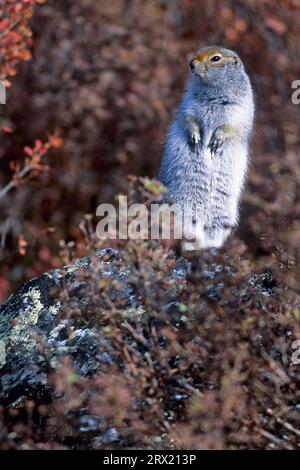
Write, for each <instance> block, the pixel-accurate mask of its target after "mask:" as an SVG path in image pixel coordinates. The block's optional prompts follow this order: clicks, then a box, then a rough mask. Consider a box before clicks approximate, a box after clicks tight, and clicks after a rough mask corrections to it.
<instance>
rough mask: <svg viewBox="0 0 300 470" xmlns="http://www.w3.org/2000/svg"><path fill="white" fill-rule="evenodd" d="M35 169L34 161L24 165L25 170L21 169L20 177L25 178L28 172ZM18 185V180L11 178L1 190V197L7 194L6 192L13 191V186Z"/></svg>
mask: <svg viewBox="0 0 300 470" xmlns="http://www.w3.org/2000/svg"><path fill="white" fill-rule="evenodd" d="M32 169H33V166H32V163H29V164H28V165H26V166H24V168H23V170H21V171H20V173H19V174H18V176H19V178H20V179H22V178H25V176H27V175H28V173H30V172H31V170H32ZM17 185H18V181H17V180H11V181H10V182H9V183H8V184H7V185H6V186H5V187H4V188H3V189H1V190H0V199H1V198H3V197H4V196H6V194H7V193H8V192H9V191H11V190H12V189H13V188H15V187H16V186H17Z"/></svg>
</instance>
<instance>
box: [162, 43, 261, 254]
mask: <svg viewBox="0 0 300 470" xmlns="http://www.w3.org/2000/svg"><path fill="white" fill-rule="evenodd" d="M190 69H191V74H190V79H189V82H188V86H187V89H186V92H185V94H184V97H183V100H182V102H181V104H180V106H179V109H178V111H177V114H176V117H175V119H174V122H173V123H172V125H171V127H170V130H169V133H168V138H167V143H166V148H165V153H164V157H163V159H162V162H161V167H160V172H159V180H160V181H161V182H162V183H163V184H164V185H165V186H166V187H167V190H168V191H167V193H166V194H167V199H168V200H169V201H172V203H175V204H176V205H178V206H180V208H181V210H182V213H183V217H184V224H183V229H184V230H183V237H184V239H185V241H184V242H183V249H184V250H195V249H200V248H212V247H215V248H217V247H221V246H222V244H223V243H224V241H225V240H226V238H227V237H228V236H229V234H230V233H231V231H232V228H233V227H234V226H235V225H236V224H237V222H238V205H239V199H240V195H241V191H242V188H243V184H244V180H245V175H246V171H247V160H248V145H249V138H250V135H251V130H252V124H253V116H254V101H253V93H252V87H251V84H250V80H249V77H248V75H247V74H246V72H245V69H244V66H243V64H242V61H241V59H240V58H239V56H238V55H237V54H236V53H235V52H233V51H231V50H229V49H225V48H223V47H217V46H211V47H205V48H202V49H200V50H199V51H198V52H197V53H196V55H195V57H194V58H193V59H192V60H191V61H190Z"/></svg>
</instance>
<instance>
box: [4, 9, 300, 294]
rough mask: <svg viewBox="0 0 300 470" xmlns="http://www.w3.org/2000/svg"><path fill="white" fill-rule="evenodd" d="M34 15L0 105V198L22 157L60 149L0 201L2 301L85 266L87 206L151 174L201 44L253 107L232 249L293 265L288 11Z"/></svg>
mask: <svg viewBox="0 0 300 470" xmlns="http://www.w3.org/2000/svg"><path fill="white" fill-rule="evenodd" d="M39 3H44V4H43V5H37V6H36V7H35V13H34V16H33V18H32V19H31V22H30V24H31V28H32V31H33V48H32V53H33V56H32V60H31V61H27V62H23V63H21V64H20V65H19V66H18V74H17V75H16V76H15V77H14V78H13V79H12V80H11V81H12V87H11V88H10V89H9V90H8V92H7V104H6V105H5V106H2V105H1V106H0V118H1V120H2V121H3V122H4V123H5V125H6V126H7V127H9V128H11V129H12V130H13V132H12V133H9V134H5V133H3V134H1V135H0V140H1V147H0V167H1V174H0V187H5V185H7V184H8V183H9V181H10V180H11V178H12V170H11V162H15V163H16V162H19V161H20V160H22V158H23V156H24V154H23V148H24V147H25V146H26V145H33V142H34V140H35V139H37V138H38V139H41V140H42V141H44V140H45V139H46V138H47V133H48V132H54V131H56V130H59V132H60V135H61V137H62V139H63V145H62V146H61V148H59V149H55V150H54V151H52V152H50V154H49V155H47V157H46V158H47V164H48V165H49V167H50V171H48V172H46V173H43V174H41V175H40V176H39V177H37V178H34V179H32V180H31V181H29V182H27V183H26V184H22V185H20V186H19V187H18V188H17V189H16V190H13V191H10V192H9V193H8V194H7V195H6V196H5V197H3V198H1V199H0V241H1V243H0V265H1V266H0V300H3V299H4V298H5V297H6V296H7V295H8V294H9V293H10V292H11V291H13V290H14V289H15V288H16V287H17V286H19V285H20V284H21V283H22V282H23V281H24V280H26V279H29V278H31V277H33V276H36V275H38V274H40V273H42V272H44V271H46V270H48V269H50V268H52V267H54V266H60V265H61V264H62V262H66V261H68V259H67V258H68V256H70V257H72V256H74V255H78V256H81V255H83V254H85V252H86V251H88V250H89V246H88V244H87V243H86V241H85V240H86V227H87V225H88V224H90V223H92V222H93V217H94V216H95V212H96V208H97V206H98V205H99V204H100V203H102V202H110V201H113V200H114V197H115V195H116V194H118V193H120V192H122V191H123V192H124V191H126V187H127V179H126V178H127V175H128V174H134V175H142V176H145V175H147V176H149V177H154V176H155V175H156V174H157V171H158V167H159V162H160V158H161V155H162V152H163V145H164V140H165V136H166V132H167V129H168V125H169V123H170V120H171V118H172V113H173V112H174V109H175V107H176V105H177V104H178V102H179V100H180V98H181V95H182V92H183V89H184V86H185V82H186V79H187V75H188V66H187V64H188V59H189V57H190V56H191V55H192V54H193V53H194V52H195V50H196V49H197V48H199V47H202V46H206V45H211V44H218V45H222V46H225V47H228V48H231V49H234V50H236V51H237V52H238V53H239V54H240V56H241V57H242V59H243V61H244V63H245V66H246V68H247V70H248V72H249V74H250V77H251V80H252V83H253V87H254V91H255V96H256V125H255V131H254V136H253V141H252V142H253V144H252V146H251V156H252V162H251V166H250V174H249V178H248V184H247V190H246V193H245V196H244V199H243V204H242V217H241V226H240V231H239V234H238V236H240V237H241V238H242V239H243V240H244V242H245V243H246V245H247V247H248V250H250V251H251V252H252V253H253V256H254V257H257V259H260V258H261V257H266V256H269V255H271V254H272V252H274V250H280V249H282V247H286V248H288V249H289V250H290V251H291V250H292V251H293V252H295V253H296V252H297V249H298V246H299V242H300V222H299V220H300V219H299V215H300V201H299V199H300V190H299V189H300V162H299V143H300V137H299V122H300V105H298V106H296V105H294V104H292V101H291V95H292V91H293V90H292V88H291V85H292V82H293V81H294V80H296V79H300V68H299V64H300V60H299V59H300V49H299V42H300V1H299V0H284V1H276V0H260V1H255V2H254V1H252V0H245V1H226V0H224V1H219V0H217V1H216V0H209V1H208V0H169V1H167V0H113V1H111V0H100V1H99V0H80V1H79V0H72V1H69V0H64V1H63V2H62V1H58V0H48V1H47V2H39ZM0 39H1V38H0ZM0 62H1V61H0ZM90 221H91V222H90ZM84 227H85V228H84ZM20 237H21V238H20ZM20 240H21V242H22V243H21V245H22V247H23V249H20Z"/></svg>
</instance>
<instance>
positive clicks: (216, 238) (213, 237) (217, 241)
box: [203, 226, 232, 248]
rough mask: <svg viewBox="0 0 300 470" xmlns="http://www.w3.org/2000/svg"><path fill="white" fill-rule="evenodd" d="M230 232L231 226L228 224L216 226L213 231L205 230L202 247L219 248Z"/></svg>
mask: <svg viewBox="0 0 300 470" xmlns="http://www.w3.org/2000/svg"><path fill="white" fill-rule="evenodd" d="M231 232H232V227H229V226H226V227H222V228H218V229H215V230H213V231H210V230H205V231H204V243H203V245H204V246H203V248H221V247H222V246H223V245H224V243H225V241H226V240H227V238H228V237H229V235H230V234H231Z"/></svg>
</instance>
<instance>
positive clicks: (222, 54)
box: [190, 46, 241, 71]
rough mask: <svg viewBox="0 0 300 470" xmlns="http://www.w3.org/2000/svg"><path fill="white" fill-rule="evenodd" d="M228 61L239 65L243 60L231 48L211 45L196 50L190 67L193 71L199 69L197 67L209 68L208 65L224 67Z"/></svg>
mask: <svg viewBox="0 0 300 470" xmlns="http://www.w3.org/2000/svg"><path fill="white" fill-rule="evenodd" d="M228 62H231V63H234V64H235V65H239V64H240V63H241V60H240V58H239V56H238V55H237V54H236V53H235V52H233V51H230V50H229V49H225V48H224V47H218V46H209V47H204V48H202V49H200V50H199V51H197V52H196V54H195V56H194V57H193V59H192V60H191V61H190V67H191V70H192V71H197V68H200V69H206V70H207V68H208V67H224V66H225V65H226V63H228Z"/></svg>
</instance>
